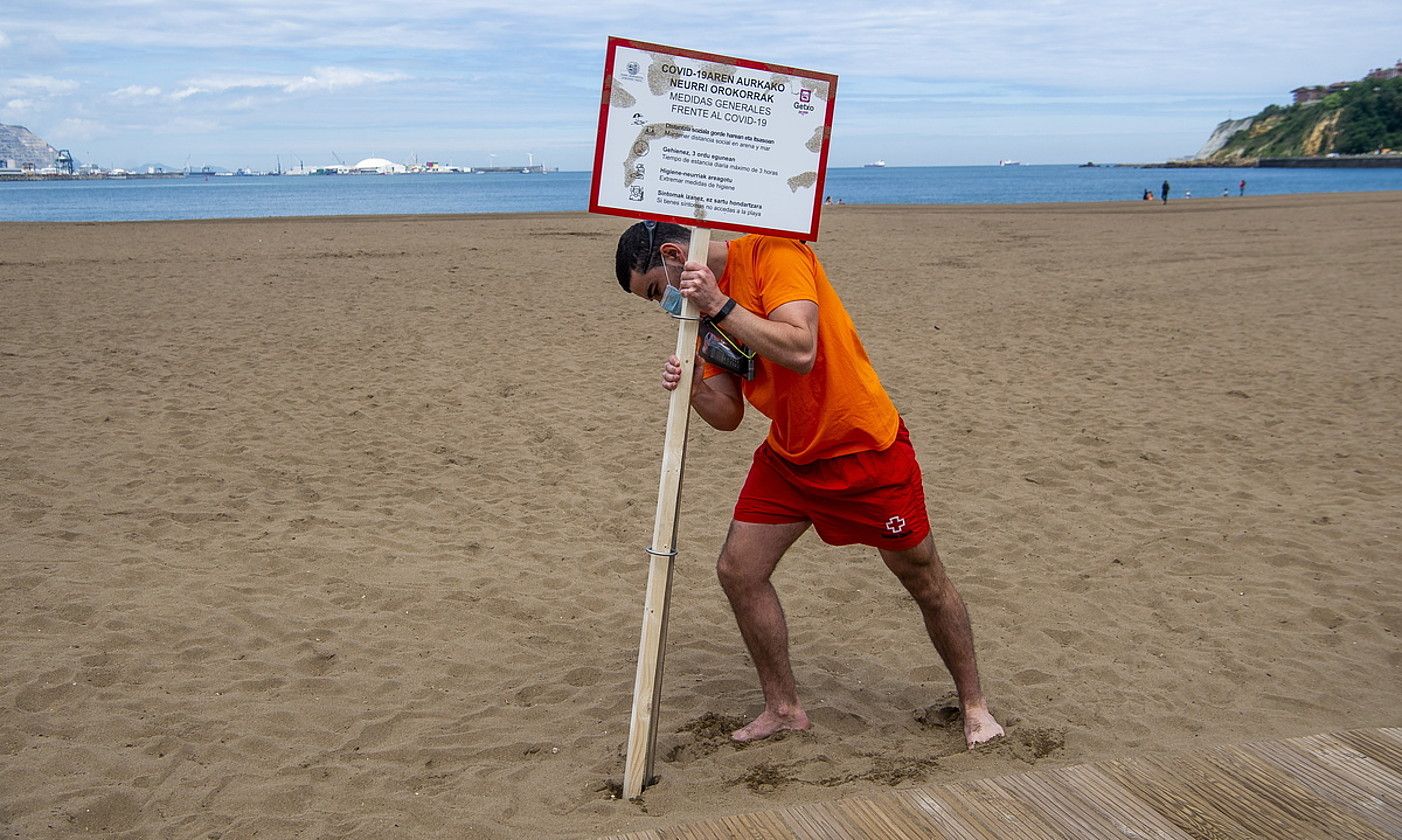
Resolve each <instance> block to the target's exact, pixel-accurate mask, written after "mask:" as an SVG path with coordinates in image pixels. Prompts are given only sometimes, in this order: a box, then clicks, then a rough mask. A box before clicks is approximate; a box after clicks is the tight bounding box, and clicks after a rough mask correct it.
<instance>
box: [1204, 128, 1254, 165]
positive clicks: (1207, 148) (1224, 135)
mask: <svg viewBox="0 0 1402 840" xmlns="http://www.w3.org/2000/svg"><path fill="white" fill-rule="evenodd" d="M1255 119H1256V118H1255V117H1245V118H1244V119H1240V120H1222V121H1221V122H1219V123H1217V128H1216V130H1215V131H1213V132H1212V136H1211V137H1209V138H1207V142H1206V143H1204V144H1202V148H1201V149H1198V153H1197V154H1196V155H1193V160H1207V159H1209V158H1211V157H1212V156H1213V155H1215V154H1217V152H1218V151H1220V150H1221V149H1222V147H1223V146H1225V145H1227V141H1228V140H1230V139H1231V138H1232V135H1234V134H1236V133H1237V132H1238V131H1245V130H1246V129H1248V128H1250V127H1251V123H1252V122H1254V121H1255Z"/></svg>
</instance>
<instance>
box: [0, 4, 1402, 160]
mask: <svg viewBox="0 0 1402 840" xmlns="http://www.w3.org/2000/svg"><path fill="white" fill-rule="evenodd" d="M1339 8H1340V7H1339V6H1337V5H1336V4H1332V3H1322V2H1319V3H1314V2H1297V0H1273V1H1272V2H1259V0H1245V1H1244V2H1230V0H1228V2H1222V0H1214V2H1199V0H1181V1H1180V2H1176V3H1137V2H1134V0H1118V1H1117V2H1113V3H1112V2H1102V0H1088V1H1087V2H1077V3H1072V2H1001V0H991V2H980V1H979V0H934V1H933V2H920V0H906V2H901V3H888V2H866V3H863V2H860V0H856V2H854V0H840V2H838V1H835V0H805V2H771V3H765V2H744V3H740V2H730V0H717V1H716V2H710V3H698V4H696V5H694V6H690V7H689V6H687V5H684V4H675V5H672V6H667V5H664V4H661V3H641V2H637V0H633V2H626V3H623V2H614V0H593V2H580V0H525V1H524V2H523V0H451V2H445V0H414V2H399V3H390V2H376V3H370V2H365V1H364V0H337V2H322V0H282V2H273V0H222V1H221V2H205V0H108V1H107V2H69V0H43V2H36V0H9V2H7V3H5V4H4V10H3V11H0V122H4V123H7V124H19V125H23V126H26V127H28V128H29V129H30V130H32V131H34V132H35V133H36V134H38V135H39V136H41V137H43V138H44V139H45V140H48V141H49V142H50V143H52V144H53V145H54V146H57V147H60V148H67V149H71V150H72V151H73V153H74V155H75V156H76V157H77V158H78V159H79V160H81V161H84V162H94V163H98V164H101V165H105V166H130V165H135V164H144V163H163V164H167V165H170V166H176V167H183V166H185V165H186V164H187V163H188V164H189V165H192V166H201V165H204V164H218V165H223V166H228V167H239V166H249V167H255V168H271V167H273V166H274V164H275V161H276V160H277V156H281V161H282V164H283V165H284V166H288V165H291V164H293V163H295V162H297V161H304V162H305V163H306V164H307V165H313V164H323V163H332V162H334V161H335V157H333V155H334V156H339V157H340V158H341V159H343V160H345V161H346V162H354V161H355V160H359V159H361V158H364V157H370V156H372V155H374V156H381V157H388V158H391V159H394V160H398V161H404V162H407V161H412V160H414V159H415V158H417V159H419V160H421V161H426V160H440V161H446V162H449V163H456V164H465V165H484V164H488V163H492V162H495V163H498V164H504V163H513V164H514V163H523V162H525V161H526V160H527V156H528V155H534V156H535V160H536V161H537V162H544V163H547V164H551V165H555V166H559V167H560V168H562V169H576V170H581V169H587V168H588V167H589V165H590V161H591V160H592V151H593V145H594V130H595V122H596V120H597V115H598V101H599V89H600V83H601V76H602V67H603V58H604V46H605V41H606V39H607V37H608V36H609V35H620V36H624V37H629V38H636V39H640V40H646V41H653V42H657V43H662V44H669V45H674V46H681V47H690V48H692V49H698V50H705V51H710V52H718V53H724V54H728V55H734V56H740V57H744V58H752V59H757V60H763V61H771V62H775V63H780V64H788V65H792V66H796V67H802V68H806V69H811V70H818V71H823V72H828V73H835V74H837V76H838V77H839V85H838V97H837V115H836V124H835V127H834V133H833V146H832V158H831V160H832V164H833V165H836V166H855V165H860V164H861V163H863V162H866V161H869V160H874V159H877V158H882V159H885V160H886V161H887V162H888V164H890V165H893V166H901V165H946V164H987V163H996V162H997V161H998V160H999V159H1003V158H1013V159H1018V160H1021V161H1024V162H1026V163H1077V162H1084V161H1086V160H1095V161H1147V160H1163V159H1167V158H1171V157H1179V156H1183V155H1189V154H1192V153H1193V152H1195V151H1196V150H1197V149H1198V147H1199V146H1201V145H1202V143H1203V142H1204V141H1205V140H1206V139H1207V137H1208V135H1209V134H1210V133H1211V130H1212V128H1213V126H1214V125H1216V123H1217V122H1219V121H1221V120H1223V119H1226V118H1227V117H1228V116H1237V117H1240V116H1247V115H1250V114H1253V113H1255V112H1256V111H1258V110H1260V109H1261V108H1262V107H1263V106H1265V105H1267V104H1269V103H1272V102H1276V103H1287V102H1288V101H1289V91H1290V90H1291V89H1292V88H1295V87H1298V86H1300V85H1304V84H1314V83H1327V82H1333V81H1340V80H1345V79H1355V78H1359V77H1361V76H1362V75H1363V74H1364V73H1365V72H1367V71H1368V70H1369V69H1370V68H1373V67H1377V66H1380V65H1384V64H1386V65H1391V64H1392V63H1393V62H1394V61H1396V60H1397V59H1399V58H1402V55H1399V54H1398V53H1402V15H1399V14H1397V6H1396V0H1386V2H1382V1H1381V0H1363V2H1354V3H1350V4H1347V6H1346V9H1347V11H1346V13H1339V12H1337V11H1336V10H1337V9H1339Z"/></svg>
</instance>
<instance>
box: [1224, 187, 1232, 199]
mask: <svg viewBox="0 0 1402 840" xmlns="http://www.w3.org/2000/svg"><path fill="white" fill-rule="evenodd" d="M1231 194H1232V191H1231V190H1229V189H1227V188H1226V187H1223V188H1222V197H1223V198H1230V197H1231Z"/></svg>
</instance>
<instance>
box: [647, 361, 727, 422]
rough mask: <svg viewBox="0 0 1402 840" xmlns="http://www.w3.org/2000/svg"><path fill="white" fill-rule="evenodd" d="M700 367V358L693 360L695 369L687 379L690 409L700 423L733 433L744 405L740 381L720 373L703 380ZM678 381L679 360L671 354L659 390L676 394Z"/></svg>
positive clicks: (680, 379)
mask: <svg viewBox="0 0 1402 840" xmlns="http://www.w3.org/2000/svg"><path fill="white" fill-rule="evenodd" d="M703 365H704V362H702V360H701V357H700V356H699V355H698V356H697V357H696V367H695V369H694V370H693V371H692V376H691V407H692V409H693V410H694V411H695V412H696V413H697V414H699V415H701V419H703V420H705V421H706V422H707V423H709V424H711V426H713V427H714V428H717V429H720V430H721V431H723V432H729V431H734V429H735V427H737V426H739V425H740V420H741V419H743V418H744V416H745V403H744V400H743V399H742V397H741V395H740V378H739V377H738V376H735V375H734V374H732V373H722V374H720V375H718V376H713V377H711V378H710V379H706V378H704V377H703V376H702V375H701V368H702V366H703ZM681 381H682V360H681V359H679V358H677V355H676V354H675V353H673V354H672V355H670V356H668V357H667V363H666V364H664V365H663V366H662V387H663V389H665V390H667V391H675V390H677V386H678V385H680V384H681Z"/></svg>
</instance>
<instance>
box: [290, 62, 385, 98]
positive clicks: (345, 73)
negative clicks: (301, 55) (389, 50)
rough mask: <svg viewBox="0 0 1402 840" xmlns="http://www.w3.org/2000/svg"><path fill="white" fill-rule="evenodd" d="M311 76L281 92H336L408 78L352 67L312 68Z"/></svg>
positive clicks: (292, 83)
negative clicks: (340, 89) (342, 89)
mask: <svg viewBox="0 0 1402 840" xmlns="http://www.w3.org/2000/svg"><path fill="white" fill-rule="evenodd" d="M312 74H313V75H310V76H303V77H302V78H300V79H298V80H297V81H295V82H291V83H289V84H287V85H286V86H284V87H283V91H284V92H286V93H298V92H300V91H307V90H313V91H314V90H337V89H339V88H353V87H363V86H365V85H373V84H381V83H384V82H402V81H404V80H405V79H407V78H409V77H408V76H406V75H404V74H403V73H398V72H390V73H379V72H376V71H374V70H356V69H355V68H353V67H313V68H312Z"/></svg>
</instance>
